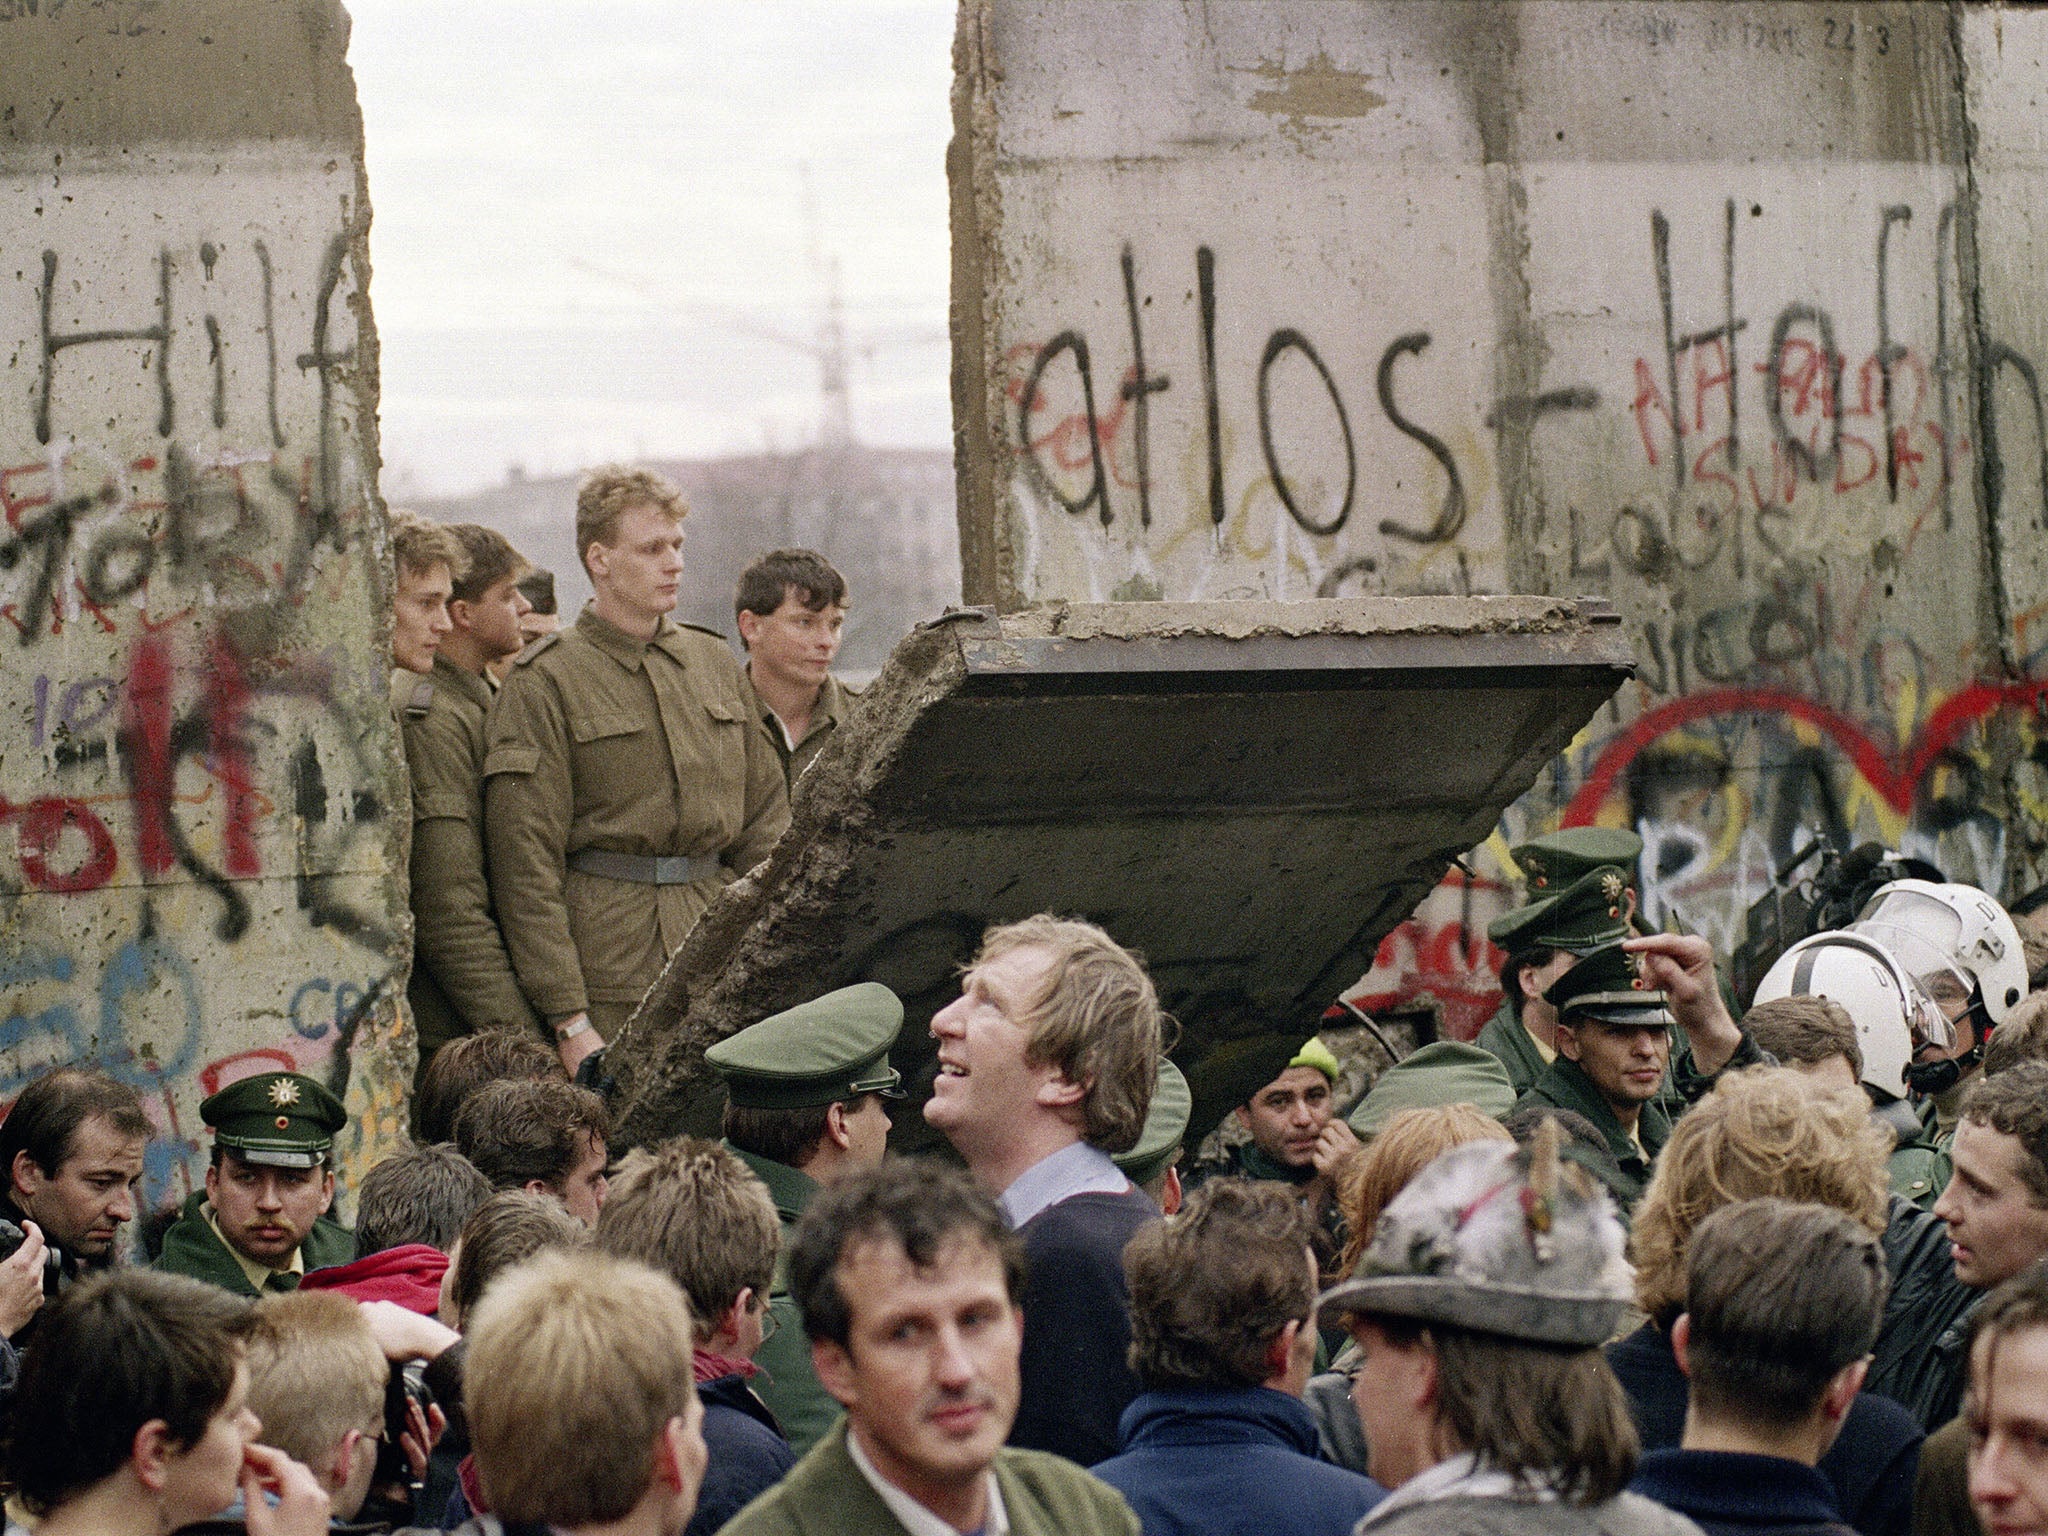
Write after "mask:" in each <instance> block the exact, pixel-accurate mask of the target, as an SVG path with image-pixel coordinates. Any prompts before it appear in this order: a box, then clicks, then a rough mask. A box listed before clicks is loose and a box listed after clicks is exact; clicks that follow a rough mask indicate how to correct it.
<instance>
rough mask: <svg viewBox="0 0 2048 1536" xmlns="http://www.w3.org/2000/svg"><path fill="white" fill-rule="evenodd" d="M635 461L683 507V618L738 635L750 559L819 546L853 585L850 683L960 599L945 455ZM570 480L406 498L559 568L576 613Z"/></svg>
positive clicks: (890, 451) (585, 585)
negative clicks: (737, 613) (737, 596)
mask: <svg viewBox="0 0 2048 1536" xmlns="http://www.w3.org/2000/svg"><path fill="white" fill-rule="evenodd" d="M642 462H644V463H645V464H646V466H647V467H648V468H650V469H656V470H659V471H660V472H661V473H662V474H664V475H667V476H668V477H669V478H670V479H671V480H673V481H675V483H676V484H677V485H678V486H680V487H681V488H682V492H683V495H684V496H685V497H686V498H687V499H688V500H689V503H690V517H689V520H688V521H687V522H685V523H684V524H683V531H684V535H685V542H684V546H683V558H684V561H685V562H686V568H685V570H684V572H683V592H682V600H681V602H680V603H679V604H678V605H677V608H676V616H677V617H678V618H680V619H685V620H688V621H689V622H690V623H692V624H702V625H705V626H707V627H708V628H711V629H715V630H717V631H718V632H719V633H720V634H723V635H726V636H728V637H734V629H733V617H732V591H733V584H734V582H736V581H737V580H738V579H739V573H740V571H741V570H742V569H744V568H745V567H746V565H747V563H748V562H749V561H751V560H752V559H753V558H754V557H755V556H756V555H759V554H762V553H764V552H765V551H767V550H770V549H777V548H784V547H788V546H792V545H796V546H802V547H805V548H809V549H815V550H817V551H819V553H821V554H823V555H824V556H825V558H826V559H828V560H830V561H831V562H832V563H833V564H834V565H836V566H838V567H839V569H840V570H841V571H842V572H843V573H844V574H845V576H846V580H847V583H848V585H849V586H850V587H851V589H852V606H851V608H850V609H849V611H848V614H847V620H846V643H845V645H844V647H843V648H842V649H841V651H840V653H839V666H838V669H837V670H839V671H840V672H841V673H842V674H844V675H845V676H847V677H848V678H850V679H853V680H855V681H859V680H863V679H865V678H866V677H867V676H869V675H871V674H872V673H874V672H875V671H877V670H878V669H879V668H880V667H881V665H882V663H883V662H884V661H885V660H887V658H888V655H889V652H890V651H891V650H893V649H894V648H895V646H896V642H897V641H898V640H900V639H902V638H903V636H904V635H905V634H907V633H908V632H909V631H910V628H911V626H912V625H914V624H917V623H919V622H921V621H922V620H925V619H930V618H936V617H937V616H938V614H939V613H940V612H941V611H942V610H944V609H945V608H946V607H947V606H948V605H949V604H953V603H957V602H959V601H960V538H959V528H958V525H957V524H956V522H955V521H954V514H953V460H952V456H951V455H950V454H948V453H945V452H943V451H934V450H929V449H909V448H863V447H855V446H849V447H844V448H812V449H807V450H804V451H802V452H798V453H783V454H753V455H749V456H746V457H743V458H731V459H708V460H680V459H648V460H644V461H642ZM577 478H578V477H577V476H575V475H557V476H551V477H546V478H532V477H528V476H527V475H525V474H523V473H518V472H515V473H513V474H511V475H509V476H508V477H507V479H506V483H505V484H503V485H498V486H493V487H491V488H490V489H488V490H482V491H476V492H473V493H472V494H470V495H467V496H448V497H438V498H418V497H415V498H411V499H410V500H409V503H408V504H409V505H411V506H413V507H415V508H417V509H418V510H419V511H421V512H423V513H425V514H426V515H427V516H428V517H432V518H436V519H438V520H440V521H443V522H451V523H482V524H484V525H485V526H486V527H489V528H495V529H497V530H498V531H499V532H500V533H502V534H504V535H505V537H506V538H508V539H510V540H511V541H512V542H513V543H514V544H515V545H517V546H518V548H519V550H520V552H521V553H522V554H524V555H526V556H527V557H528V558H529V559H531V560H533V561H535V562H536V563H537V564H540V565H544V566H547V567H548V568H549V569H550V570H552V571H553V572H554V573H555V590H556V594H557V597H558V599H559V601H560V603H561V608H562V614H563V617H564V619H573V618H574V617H575V615H576V612H577V610H578V609H580V608H581V607H582V606H583V603H584V602H585V601H586V600H587V599H588V598H589V596H590V583H589V581H588V579H587V578H586V577H585V576H584V574H583V567H582V565H581V564H580V563H579V562H578V560H577V558H576V548H575V545H576V540H575V506H576V482H577Z"/></svg>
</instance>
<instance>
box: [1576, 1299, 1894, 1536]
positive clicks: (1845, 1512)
mask: <svg viewBox="0 0 2048 1536" xmlns="http://www.w3.org/2000/svg"><path fill="white" fill-rule="evenodd" d="M1607 1363H1608V1365H1610V1366H1612V1367H1613V1369H1614V1374H1615V1376H1616V1377H1617V1378H1618V1379H1619V1380H1620V1382H1621V1389H1622V1391H1624V1392H1626V1393H1627V1394H1628V1410H1629V1415H1630V1417H1632V1418H1633V1419H1634V1420H1635V1421H1636V1434H1637V1435H1638V1436H1640V1437H1641V1439H1642V1442H1643V1449H1644V1450H1645V1451H1668V1450H1676V1449H1677V1448H1678V1442H1679V1439H1680V1437H1681V1436H1682V1435H1683V1434H1684V1433H1685V1404H1686V1397H1687V1392H1686V1383H1685V1373H1684V1372H1683V1371H1681V1370H1679V1368H1678V1359H1677V1357H1676V1356H1675V1355H1673V1354H1672V1352H1671V1340H1670V1338H1669V1336H1667V1335H1666V1334H1665V1333H1664V1332H1663V1330H1661V1329H1659V1328H1658V1327H1657V1326H1656V1325H1655V1324H1653V1323H1645V1324H1644V1325H1643V1326H1642V1327H1640V1328H1638V1329H1637V1330H1636V1331H1635V1332H1634V1333H1632V1334H1630V1335H1629V1336H1628V1337H1627V1338H1625V1339H1620V1340H1618V1341H1616V1342H1615V1343H1613V1344H1610V1345H1608V1346H1607ZM1919 1464H1920V1427H1919V1425H1917V1424H1916V1423H1914V1422H1913V1416H1912V1415H1911V1414H1909V1413H1907V1412H1905V1411H1904V1410H1903V1409H1901V1408H1900V1407H1899V1405H1898V1404H1897V1403H1894V1402H1892V1401H1891V1400H1890V1399H1889V1398H1884V1397H1879V1396H1876V1395H1875V1394H1873V1393H1871V1392H1868V1391H1865V1392H1861V1393H1859V1394H1857V1397H1856V1401H1855V1402H1853V1403H1851V1404H1850V1405H1849V1416H1848V1418H1847V1419H1845V1420H1844V1421H1843V1423H1842V1432H1841V1433H1840V1434H1839V1435H1837V1436H1836V1437H1835V1443H1834V1445H1833V1446H1831V1447H1830V1448H1829V1450H1828V1453H1827V1455H1825V1456H1823V1457H1822V1458H1821V1461H1820V1467H1819V1471H1820V1474H1821V1476H1822V1477H1823V1478H1824V1479H1825V1480H1826V1481H1827V1483H1828V1486H1829V1487H1830V1488H1831V1489H1832V1490H1833V1498H1832V1500H1831V1502H1832V1504H1833V1506H1834V1507H1835V1508H1836V1509H1837V1510H1839V1511H1840V1512H1841V1513H1840V1514H1839V1515H1838V1516H1836V1517H1835V1518H1838V1519H1842V1518H1845V1519H1847V1521H1848V1522H1849V1524H1851V1525H1852V1526H1854V1527H1855V1528H1856V1529H1857V1530H1859V1531H1861V1532H1862V1533H1863V1536H1906V1533H1907V1531H1908V1530H1909V1529H1910V1528H1911V1526H1912V1523H1913V1478H1914V1474H1915V1473H1916V1472H1917V1471H1918V1469H1919ZM1636 1491H1637V1492H1639V1493H1641V1492H1645V1491H1647V1490H1644V1489H1642V1488H1640V1487H1639V1488H1638V1489H1637V1490H1636ZM1651 1497H1653V1498H1654V1497H1656V1496H1655V1495H1654V1494H1653V1495H1651ZM1659 1502H1660V1503H1661V1502H1662V1501H1661V1500H1659ZM1685 1513H1687V1514H1691V1513H1692V1511H1691V1510H1687V1511H1685Z"/></svg>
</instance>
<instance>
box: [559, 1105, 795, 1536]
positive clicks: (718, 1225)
mask: <svg viewBox="0 0 2048 1536" xmlns="http://www.w3.org/2000/svg"><path fill="white" fill-rule="evenodd" d="M781 1241H782V1222H781V1218H780V1217H778V1216H777V1215H776V1214H775V1202H774V1200H773V1199H772V1198H771V1197H770V1196H769V1194H768V1189H767V1186H766V1185H764V1184H763V1183H762V1182H761V1181H760V1180H759V1179H757V1178H755V1177H754V1175H753V1174H752V1173H751V1172H750V1171H749V1170H748V1168H747V1165H746V1164H745V1163H743V1162H741V1161H740V1160H739V1158H738V1157H737V1156H735V1155H734V1154H733V1153H732V1152H730V1151H729V1150H727V1149H726V1148H724V1147H721V1146H719V1145H718V1144H717V1143H716V1142H711V1141H699V1140H697V1139H696V1138H694V1137H689V1136H684V1137H679V1138H677V1139H676V1140H674V1141H670V1142H664V1143H663V1144H662V1145H660V1146H658V1147H652V1148H649V1147H636V1148H635V1149H634V1150H633V1151H631V1152H629V1153H627V1154H626V1160H625V1161H624V1162H622V1163H620V1164H619V1171H618V1175H617V1177H616V1178H614V1179H613V1181H612V1186H611V1193H610V1195H609V1196H608V1197H607V1198H606V1201H605V1207H604V1212H603V1214H602V1215H600V1216H599V1217H598V1219H597V1246H598V1247H599V1248H600V1249H601V1250H603V1251H604V1252H606V1253H614V1254H617V1255H618V1256H619V1257H621V1258H626V1259H637V1260H639V1261H640V1262H641V1263H643V1264H648V1265H651V1266H653V1267H654V1268H656V1269H658V1270H660V1271H661V1272H662V1273H664V1274H666V1275H667V1276H668V1277H669V1278H670V1279H671V1280H673V1281H675V1283H676V1284H677V1285H679V1286H681V1287H682V1288H683V1294H684V1295H686V1296H688V1297H689V1298H690V1315H691V1316H692V1317H694V1318H695V1319H696V1320H697V1350H696V1356H695V1359H694V1362H693V1364H694V1369H695V1371H696V1377H697V1395H698V1397H699V1398H701V1399H702V1401H703V1403H704V1444H705V1446H706V1447H707V1448H708V1450H709V1452H710V1458H711V1459H710V1467H709V1470H708V1471H707V1472H706V1473H705V1474H704V1486H703V1489H702V1490H701V1491H700V1492H699V1494H698V1496H697V1513H696V1514H695V1515H694V1516H693V1517H692V1518H691V1520H690V1528H689V1533H688V1536H714V1533H715V1532H717V1531H718V1529H719V1528H720V1527H721V1526H723V1525H724V1524H725V1523H726V1521H728V1520H730V1519H731V1518H732V1517H733V1516H734V1515H736V1514H738V1513H739V1512H740V1511H741V1510H742V1509H744V1508H746V1507H747V1505H748V1504H750V1503H752V1502H753V1501H754V1499H755V1498H756V1497H758V1496H759V1495H760V1494H762V1493H765V1492H766V1491H767V1490H768V1489H770V1488H772V1487H774V1486H775V1484H777V1483H779V1482H781V1481H782V1478H783V1475H784V1474H785V1473H787V1472H788V1471H789V1469H790V1468H791V1467H793V1466H795V1465H796V1454H795V1453H794V1452H793V1451H792V1450H791V1449H790V1446H789V1441H788V1440H787V1439H785V1438H784V1437H783V1434H782V1426H781V1425H779V1424H778V1423H776V1421H775V1415H774V1414H772V1413H770V1412H769V1411H768V1408H767V1405H766V1404H764V1403H763V1402H762V1401H761V1399H760V1398H759V1397H757V1396H756V1395H755V1394H754V1391H753V1388H752V1387H751V1386H749V1385H748V1383H749V1381H750V1380H751V1379H752V1378H753V1377H754V1376H755V1375H756V1374H757V1372H756V1368H755V1365H754V1359H753V1357H754V1352H755V1351H756V1350H758V1349H759V1348H760V1347H761V1343H762V1340H763V1339H764V1338H765V1337H766V1330H767V1327H768V1320H769V1312H768V1298H769V1295H770V1292H771V1290H772V1288H773V1285H774V1280H775V1254H776V1249H777V1248H778V1247H779V1246H780V1244H781Z"/></svg>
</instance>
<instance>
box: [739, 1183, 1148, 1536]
mask: <svg viewBox="0 0 2048 1536" xmlns="http://www.w3.org/2000/svg"><path fill="white" fill-rule="evenodd" d="M1021 1270H1022V1251H1021V1249H1020V1247H1019V1245H1018V1242H1017V1239H1016V1238H1015V1237H1014V1236H1012V1235H1011V1233H1010V1232H1009V1230H1008V1228H1007V1227H1006V1226H1005V1224H1004V1221H1003V1218H1002V1215H1001V1214H1000V1213H999V1212H998V1211H997V1209H996V1205H995V1202H994V1201H993V1200H991V1199H990V1198H989V1197H988V1196H987V1195H986V1194H984V1193H983V1192H982V1191H981V1190H980V1189H978V1188H976V1187H975V1184H974V1182H973V1181H972V1180H971V1179H969V1178H968V1176H967V1175H966V1174H964V1173H961V1172H959V1171H957V1170H955V1169H951V1168H945V1167H942V1166H940V1165H938V1164H936V1163H931V1162H925V1161H911V1160H907V1159H906V1160H900V1161H896V1162H889V1163H884V1164H883V1165H882V1166H881V1167H879V1168H876V1169H873V1170H870V1171H867V1172H863V1173H858V1174H854V1175H852V1176H850V1177H848V1178H845V1179H841V1180H840V1181H839V1182H838V1183H836V1184H834V1185H833V1186H832V1187H831V1188H830V1189H828V1190H826V1191H825V1192H824V1193H823V1194H821V1195H820V1196H819V1197H818V1199H817V1200H816V1201H814V1202H813V1203H812V1205H811V1208H810V1209H809V1210H808V1211H806V1212H805V1213H804V1217H803V1220H802V1221H800V1222H799V1223H798V1224H797V1231H796V1242H795V1243H794V1245H793V1246H792V1249H791V1252H790V1259H789V1276H790V1285H791V1288H792V1289H793V1290H794V1291H795V1293H796V1299H797V1305H798V1306H799V1308H800V1309H801V1310H802V1312H803V1319H804V1331H805V1332H806V1333H807V1334H809V1335H810V1339H811V1348H812V1351H813V1353H814V1355H815V1357H816V1361H817V1367H818V1377H819V1379H820V1380H821V1381H823V1382H824V1383H825V1385H826V1387H827V1388H828V1389H829V1390H830V1391H831V1393H832V1395H833V1396H834V1397H835V1398H837V1399H838V1400H839V1401H840V1403H841V1404H843V1405H844V1406H845V1409H846V1417H845V1419H844V1420H843V1421H842V1422H841V1423H840V1424H839V1425H837V1426H836V1427H835V1428H834V1429H833V1430H832V1431H831V1433H830V1434H828V1435H826V1437H825V1438H824V1439H823V1440H821V1441H819V1442H818V1445H817V1447H816V1448H815V1449H814V1450H812V1452H811V1453H810V1454H809V1455H808V1456H806V1457H804V1459H803V1460H802V1461H800V1462H798V1463H797V1465H796V1467H795V1468H794V1470H792V1471H791V1472H790V1474H789V1476H788V1477H786V1478H784V1479H783V1480H782V1482H780V1483H779V1484H777V1485H776V1486H775V1487H774V1488H771V1489H770V1490H769V1491H768V1492H767V1493H765V1494H763V1495H762V1496H761V1497H760V1498H758V1499H756V1500H755V1501H754V1502H753V1503H752V1504H750V1505H748V1506H747V1508H746V1509H745V1510H743V1511H742V1512H741V1513H740V1515H739V1516H738V1517H737V1518H736V1519H735V1520H734V1521H733V1522H732V1523H731V1524H730V1525H728V1526H727V1527H726V1528H725V1536H814V1533H820V1532H828V1531H829V1532H832V1533H834V1536H906V1533H914V1536H926V1533H936V1532H938V1531H981V1532H987V1533H990V1536H993V1533H996V1532H1008V1533H1009V1536H1138V1522H1137V1519H1136V1518H1135V1517H1134V1516H1133V1515H1132V1514H1131V1512H1130V1510H1129V1509H1128V1508H1127V1507H1126V1506H1125V1504H1124V1502H1123V1500H1122V1499H1120V1498H1118V1497H1117V1495H1116V1494H1115V1492H1114V1491H1112V1490H1111V1489H1109V1488H1108V1487H1106V1486H1104V1485H1103V1484H1102V1483H1101V1482H1099V1481H1097V1480H1096V1479H1095V1478H1093V1477H1090V1476H1089V1475H1088V1474H1087V1473H1086V1472H1083V1471H1082V1470H1081V1469H1080V1468H1079V1467H1077V1466H1075V1465H1074V1464H1073V1463H1072V1462H1069V1461H1066V1460H1063V1459H1062V1458H1060V1457H1058V1456H1053V1455H1049V1454H1046V1453H1045V1452H1041V1451H1023V1450H1016V1449H1006V1448H1005V1447H1004V1445H1003V1437H1004V1436H1005V1435H1006V1434H1007V1433H1008V1432H1009V1428H1010V1421H1011V1419H1012V1417H1014V1415H1015V1414H1016V1411H1017V1396H1018V1365H1017V1354H1018V1349H1019V1346H1020V1345H1021V1343H1022V1340H1023V1327H1024V1323H1023V1314H1022V1313H1021V1312H1020V1311H1019V1309H1018V1306H1017V1296H1018V1283H1019V1281H1020V1279H1021Z"/></svg>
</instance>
